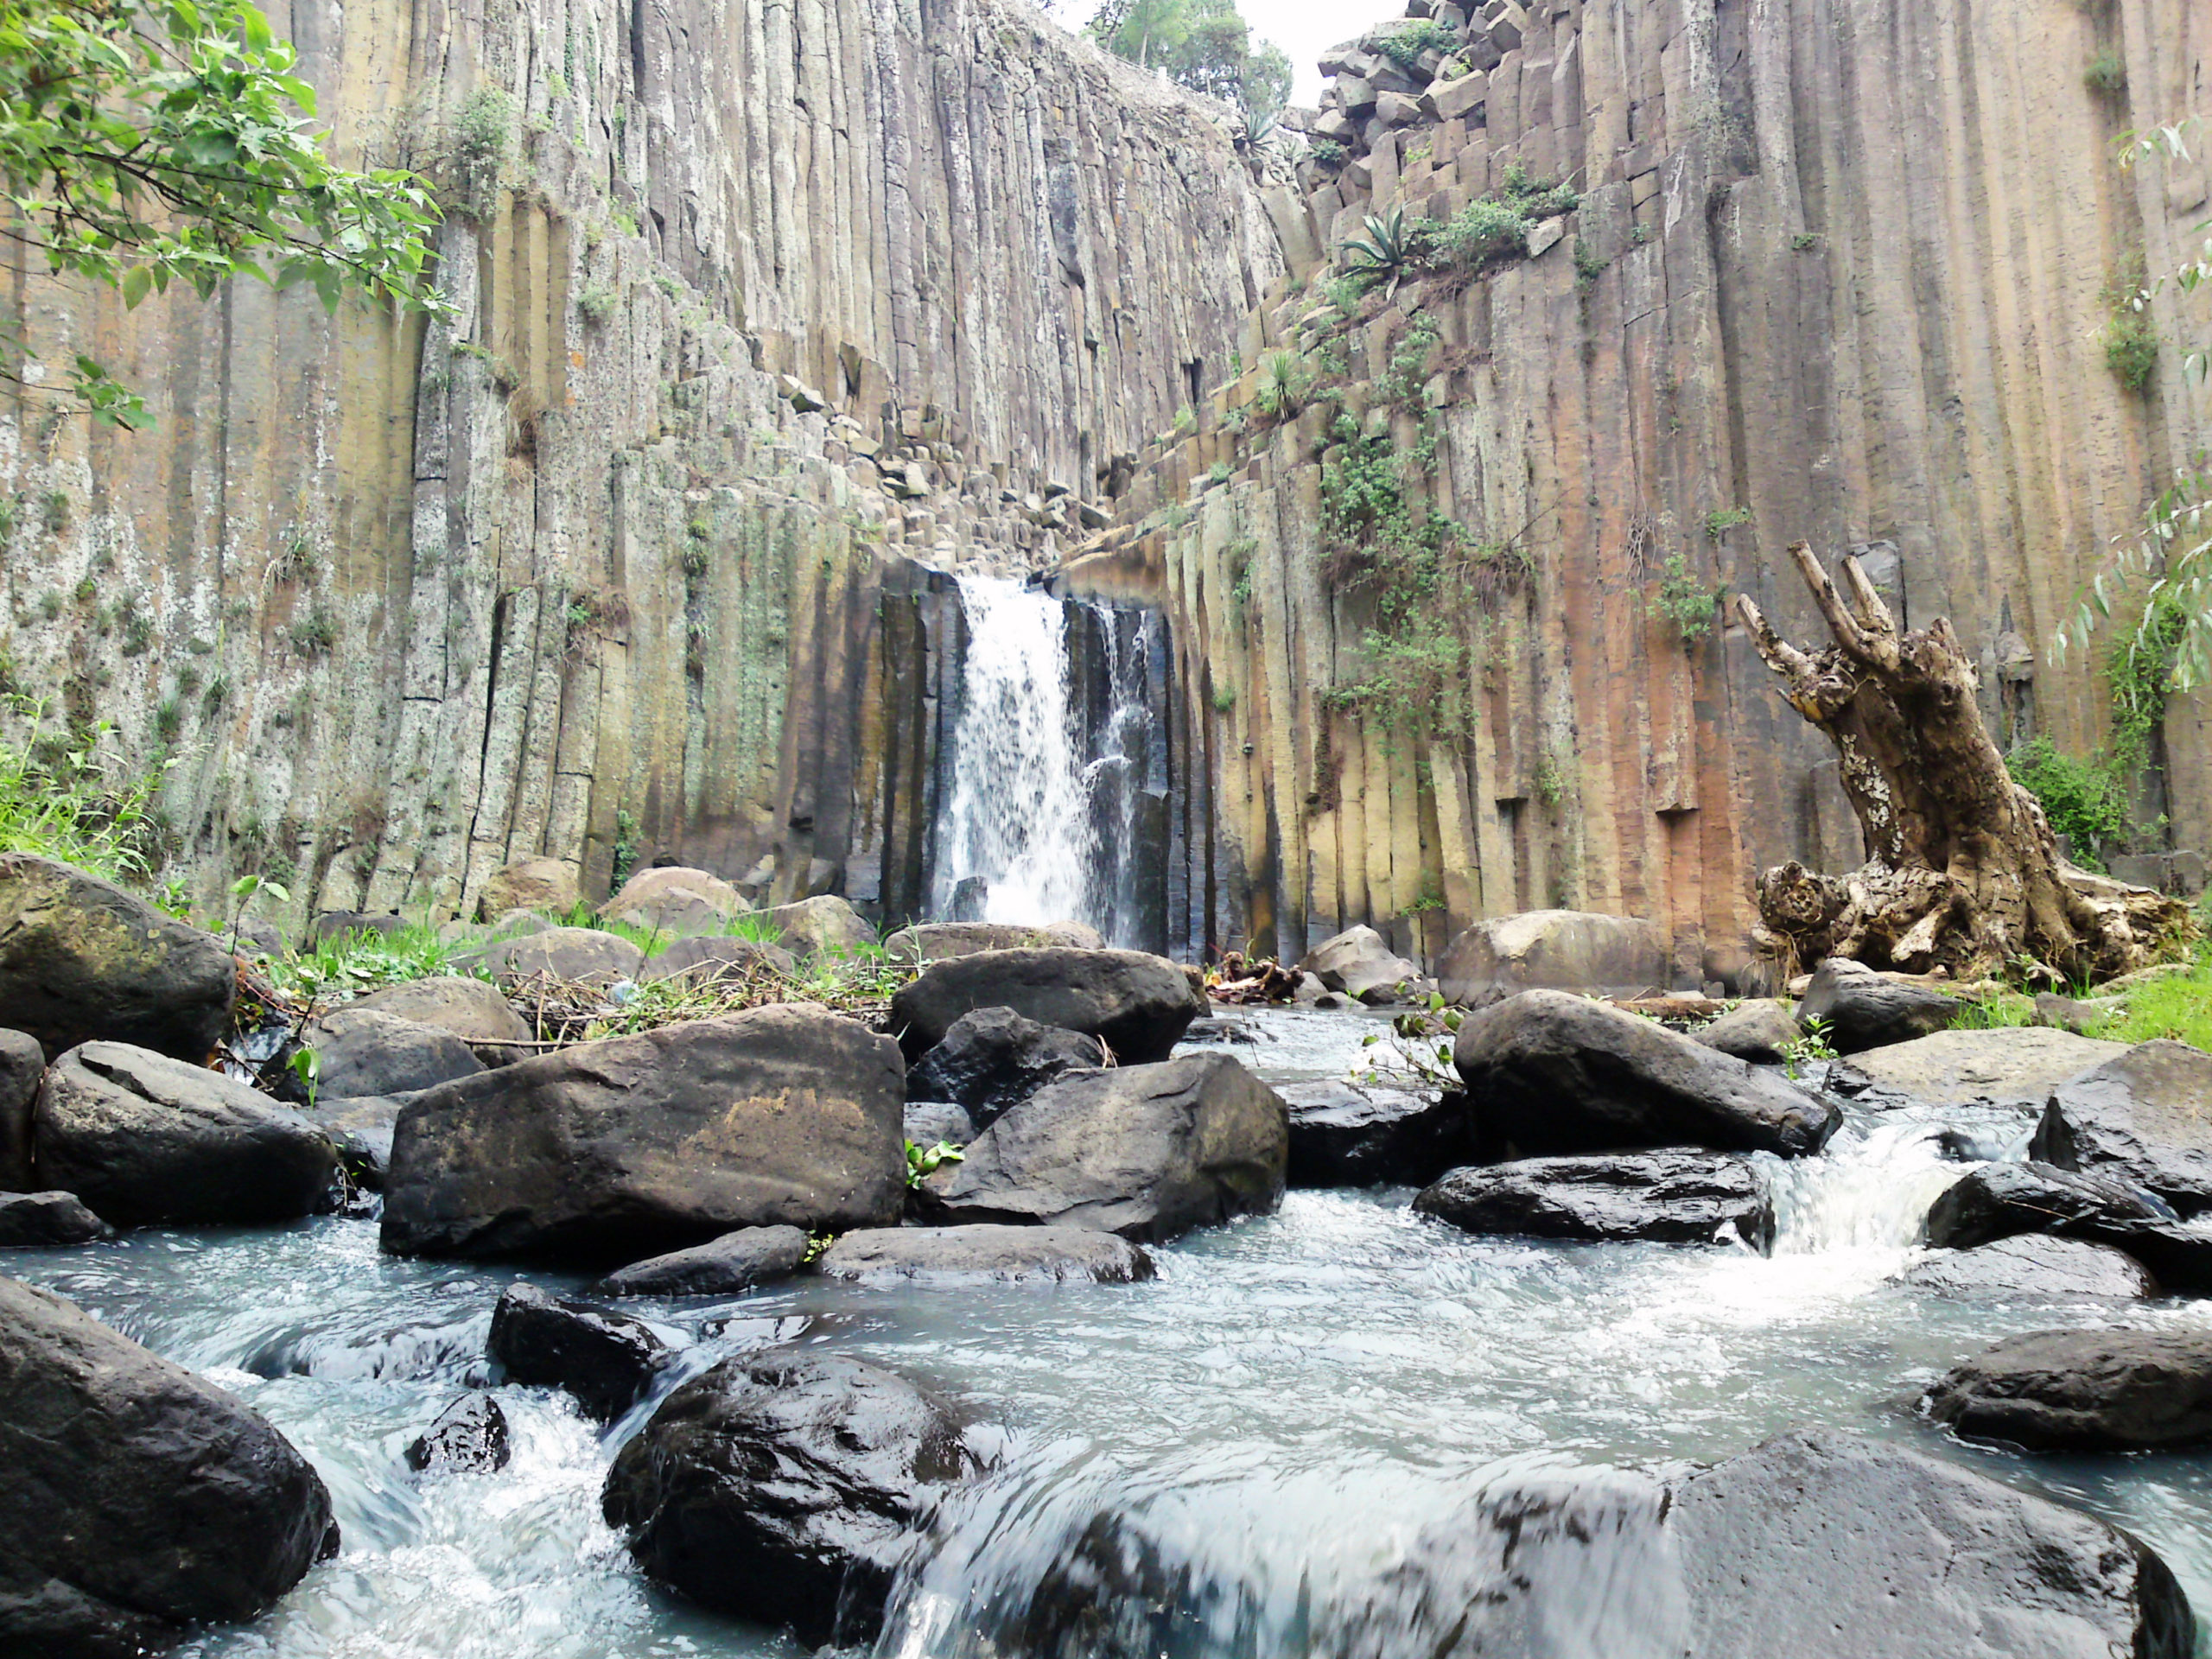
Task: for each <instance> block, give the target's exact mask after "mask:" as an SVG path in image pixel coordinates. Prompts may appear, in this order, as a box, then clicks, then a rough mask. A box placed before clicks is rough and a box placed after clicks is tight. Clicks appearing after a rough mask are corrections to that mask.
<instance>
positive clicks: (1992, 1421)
mask: <svg viewBox="0 0 2212 1659" xmlns="http://www.w3.org/2000/svg"><path fill="white" fill-rule="evenodd" d="M1927 1408H1928V1414H1929V1416H1931V1417H1933V1418H1934V1419H1935V1420H1936V1421H1937V1422H1939V1423H1947V1424H1948V1425H1949V1426H1950V1427H1953V1428H1954V1429H1956V1430H1957V1431H1958V1432H1959V1433H1961V1434H1962V1435H1965V1436H1966V1437H1967V1438H1968V1439H1970V1440H2004V1441H2006V1442H2008V1443H2010V1444H2012V1445H2014V1446H2025V1447H2027V1448H2028V1449H2029V1450H2030V1451H2031V1452H2152V1451H2164V1450H2167V1449H2171V1448H2173V1447H2177V1446H2201V1445H2202V1444H2204V1443H2205V1442H2206V1441H2208V1440H2212V1332H2205V1331H2042V1332H2034V1333H2033V1334H2031V1335H2027V1336H2019V1337H2008V1338H2005V1340H2004V1341H2003V1342H2000V1343H1999V1344H1997V1345H1996V1346H1995V1347H1993V1348H1991V1349H1990V1350H1988V1351H1986V1352H1985V1353H1982V1354H1979V1355H1977V1356H1976V1357H1974V1358H1973V1359H1970V1360H1968V1361H1967V1362H1966V1363H1964V1364H1963V1365H1959V1366H1955V1367H1954V1368H1953V1369H1952V1370H1951V1371H1950V1372H1949V1374H1948V1375H1947V1376H1945V1377H1944V1378H1943V1380H1942V1382H1940V1383H1937V1384H1936V1386H1935V1387H1934V1388H1933V1389H1929V1393H1928V1399H1927Z"/></svg>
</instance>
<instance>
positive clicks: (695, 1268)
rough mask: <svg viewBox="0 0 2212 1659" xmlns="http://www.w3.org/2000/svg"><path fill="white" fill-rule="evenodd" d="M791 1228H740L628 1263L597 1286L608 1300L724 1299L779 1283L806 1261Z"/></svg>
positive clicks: (802, 1241)
mask: <svg viewBox="0 0 2212 1659" xmlns="http://www.w3.org/2000/svg"><path fill="white" fill-rule="evenodd" d="M806 1250H807V1236H806V1235H805V1233H804V1232H802V1231H801V1230H799V1229H798V1228H796V1227H741V1228H739V1229H738V1230H736V1231H735V1232H730V1233H724V1234H723V1235H722V1236H721V1237H720V1238H715V1239H709V1241H708V1242H707V1243H704V1244H695V1245H693V1246H692V1247H691V1248H690V1249H688V1250H671V1251H670V1252H669V1253H668V1254H667V1255H656V1256H652V1257H649V1258H648V1259H647V1260H645V1261H643V1262H632V1263H631V1264H630V1265H629V1266H628V1267H626V1268H620V1269H619V1270H618V1271H616V1272H613V1273H610V1274H607V1277H606V1278H604V1279H602V1280H601V1281H600V1283H599V1288H600V1290H601V1292H603V1293H604V1294H607V1295H609V1296H730V1295H734V1294H737V1293H738V1292H740V1291H743V1290H750V1289H751V1288H752V1287H753V1286H755V1285H760V1284H766V1283H768V1282H770V1281H772V1280H777V1279H785V1278H788V1277H790V1276H791V1274H794V1273H796V1272H798V1265H799V1263H800V1262H804V1260H805V1259H806Z"/></svg>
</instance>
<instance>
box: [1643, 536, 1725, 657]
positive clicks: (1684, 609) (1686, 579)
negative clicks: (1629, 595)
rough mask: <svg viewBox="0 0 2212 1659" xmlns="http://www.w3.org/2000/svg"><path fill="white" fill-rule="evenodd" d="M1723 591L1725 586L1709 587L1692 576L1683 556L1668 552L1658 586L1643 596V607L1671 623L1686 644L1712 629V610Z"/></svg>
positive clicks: (1703, 635)
mask: <svg viewBox="0 0 2212 1659" xmlns="http://www.w3.org/2000/svg"><path fill="white" fill-rule="evenodd" d="M1726 594H1727V589H1726V588H1721V587H1718V586H1716V587H1711V588H1708V587H1707V586H1706V585H1705V584H1704V583H1703V582H1700V581H1698V580H1697V579H1696V578H1695V577H1694V576H1693V575H1690V567H1689V561H1688V559H1686V558H1685V557H1683V556H1682V555H1681V554H1680V553H1669V555H1668V556H1667V563H1666V565H1665V567H1664V568H1663V569H1662V571H1661V573H1660V577H1659V585H1658V586H1657V587H1656V588H1653V589H1652V590H1651V591H1650V592H1649V593H1648V594H1645V595H1644V607H1645V609H1646V610H1648V611H1649V613H1651V614H1652V615H1653V616H1655V617H1663V618H1665V619H1666V620H1669V621H1670V622H1672V623H1673V624H1674V625H1675V632H1677V633H1679V634H1680V635H1681V639H1682V643H1683V644H1684V645H1692V644H1694V643H1695V642H1696V641H1698V640H1700V639H1704V638H1705V636H1706V635H1707V634H1708V633H1710V632H1713V613H1714V612H1715V611H1716V610H1718V609H1719V607H1720V601H1722V599H1724V598H1725V597H1726Z"/></svg>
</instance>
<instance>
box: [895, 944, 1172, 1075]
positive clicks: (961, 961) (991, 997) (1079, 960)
mask: <svg viewBox="0 0 2212 1659" xmlns="http://www.w3.org/2000/svg"><path fill="white" fill-rule="evenodd" d="M977 1008H1011V1009H1013V1010H1014V1012H1015V1013H1016V1014H1021V1015H1023V1016H1024V1017H1025V1018H1027V1019H1030V1020H1036V1021H1037V1022H1038V1023H1039V1025H1046V1026H1054V1027H1059V1028H1060V1029H1062V1030H1065V1031H1076V1032H1081V1033H1084V1035H1085V1036H1089V1037H1098V1038H1103V1039H1104V1040H1105V1043H1106V1045H1107V1046H1108V1047H1109V1048H1110V1049H1112V1050H1113V1052H1114V1058H1115V1059H1116V1061H1117V1062H1119V1063H1120V1064H1122V1065H1148V1064H1151V1063H1153V1062H1154V1061H1158V1060H1164V1059H1166V1058H1167V1057H1168V1056H1169V1055H1170V1054H1171V1053H1173V1052H1174V1048H1175V1045H1176V1044H1177V1043H1178V1042H1179V1041H1180V1040H1181V1039H1182V1036H1183V1033H1184V1031H1185V1028H1186V1027H1188V1026H1189V1025H1190V1023H1191V1021H1192V1020H1195V1019H1197V1018H1198V1015H1199V1014H1203V1013H1204V1012H1205V1008H1204V1007H1203V1006H1202V1004H1201V1002H1200V1001H1199V999H1198V995H1197V994H1196V993H1195V992H1193V991H1192V989H1191V982H1190V980H1189V978H1188V977H1187V976H1185V974H1184V972H1183V970H1182V969H1180V968H1178V967H1177V966H1176V965H1175V964H1174V963H1172V962H1169V961H1168V960H1166V958H1165V957H1153V956H1147V955H1146V954H1145V953H1144V952H1142V951H1141V950H1061V949H1052V950H984V951H978V952H976V954H974V955H972V956H964V957H951V958H949V959H948V960H946V961H944V962H938V963H932V964H931V965H930V966H929V967H927V968H925V969H923V970H922V972H921V974H920V975H919V976H918V977H916V978H915V979H914V980H913V981H912V982H910V983H908V984H906V985H905V986H902V987H901V988H899V994H898V995H896V996H894V997H893V998H892V1000H891V1023H892V1029H893V1030H894V1031H896V1032H898V1033H899V1046H900V1047H901V1048H902V1049H903V1050H905V1052H906V1058H907V1059H908V1060H909V1061H913V1060H918V1059H920V1058H922V1056H923V1055H925V1054H926V1053H928V1052H929V1051H930V1050H931V1049H932V1048H935V1047H936V1046H938V1044H939V1043H941V1042H943V1041H944V1034H945V1033H946V1032H948V1031H950V1029H951V1028H952V1025H953V1022H954V1021H956V1020H958V1019H959V1018H960V1017H961V1016H962V1015H963V1014H971V1013H973V1012H974V1011H975V1010H976V1009H977Z"/></svg>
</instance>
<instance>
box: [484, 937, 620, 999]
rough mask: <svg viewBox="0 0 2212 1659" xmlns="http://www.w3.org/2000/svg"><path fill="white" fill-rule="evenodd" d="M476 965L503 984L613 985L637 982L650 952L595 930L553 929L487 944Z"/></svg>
mask: <svg viewBox="0 0 2212 1659" xmlns="http://www.w3.org/2000/svg"><path fill="white" fill-rule="evenodd" d="M472 960H473V961H474V962H475V963H480V964H481V966H482V967H483V968H484V969H485V970H486V972H488V973H489V974H490V975H491V976H493V978H494V979H496V980H497V981H499V983H500V984H502V985H518V984H520V983H521V982H524V980H531V979H549V980H553V981H556V982H561V983H563V984H568V983H575V984H583V985H611V984H613V982H615V981H617V980H620V979H635V978H637V976H638V972H639V969H641V968H643V967H644V966H645V952H644V951H643V950H639V948H638V947H637V946H636V945H634V944H631V943H630V941H629V940H627V939H626V938H622V937H621V936H620V934H615V933H602V932H601V931H599V929H597V928H595V927H549V928H545V929H543V930H541V931H538V932H535V933H524V934H518V935H515V936H512V937H510V938H505V939H500V940H498V941H496V942H495V943H493V944H487V945H486V947H485V949H484V951H483V954H482V955H481V956H480V957H476V958H473V959H472Z"/></svg>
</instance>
